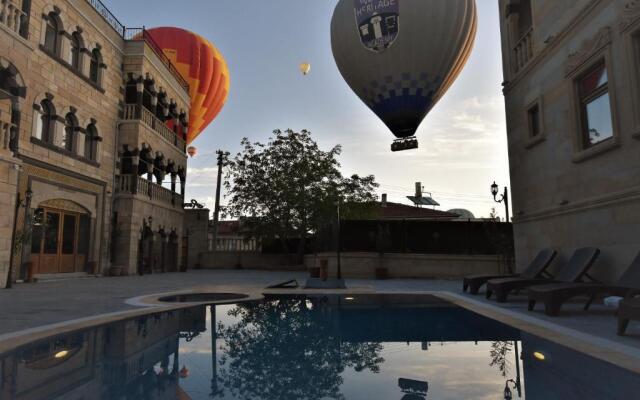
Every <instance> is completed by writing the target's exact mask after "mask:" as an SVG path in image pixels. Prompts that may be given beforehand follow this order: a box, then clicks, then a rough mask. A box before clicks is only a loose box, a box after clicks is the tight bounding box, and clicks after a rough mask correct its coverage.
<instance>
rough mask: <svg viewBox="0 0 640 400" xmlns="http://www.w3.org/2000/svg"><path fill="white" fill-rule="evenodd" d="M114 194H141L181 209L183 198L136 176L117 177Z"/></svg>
mask: <svg viewBox="0 0 640 400" xmlns="http://www.w3.org/2000/svg"><path fill="white" fill-rule="evenodd" d="M115 192H116V193H127V194H142V195H146V196H149V199H151V200H152V201H158V202H161V203H166V204H171V205H173V206H179V207H180V208H182V204H183V202H184V199H183V197H182V196H181V195H180V194H178V193H175V192H172V191H171V190H169V189H167V188H165V187H162V186H160V185H158V184H157V183H153V182H151V181H149V180H147V179H145V178H143V177H141V176H137V175H117V176H116V184H115Z"/></svg>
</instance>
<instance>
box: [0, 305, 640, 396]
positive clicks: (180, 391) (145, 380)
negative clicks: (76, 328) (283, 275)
mask: <svg viewBox="0 0 640 400" xmlns="http://www.w3.org/2000/svg"><path fill="white" fill-rule="evenodd" d="M212 326H213V328H214V329H212ZM0 362H1V364H0V365H1V374H0V377H1V385H0V388H1V390H0V399H27V398H28V399H40V398H42V399H65V400H66V399H119V400H120V399H122V400H123V399H180V400H182V399H247V400H248V399H254V400H260V399H262V400H273V399H308V400H312V399H313V400H316V399H317V400H320V399H367V400H370V399H399V400H426V399H487V400H496V399H507V400H508V399H528V400H537V399H599V400H600V399H631V398H639V397H638V396H639V395H638V394H639V393H640V379H639V378H640V377H638V376H637V375H634V374H632V373H631V372H629V371H626V370H623V369H620V368H617V367H615V366H613V365H610V364H607V363H604V362H602V361H598V360H596V359H593V358H591V357H588V356H586V355H584V354H580V353H576V352H573V351H571V350H569V349H567V348H564V347H562V346H559V345H557V344H554V343H552V342H549V341H546V340H543V339H540V338H537V337H535V336H533V335H530V334H527V333H524V332H520V331H518V330H516V329H514V328H512V327H509V326H507V325H504V324H501V323H498V322H496V321H493V320H490V319H488V318H485V317H482V316H479V315H477V314H474V313H472V312H470V311H467V310H465V309H462V308H459V307H456V306H454V305H452V304H450V303H447V302H445V301H443V300H440V299H438V298H436V297H432V296H426V295H422V296H409V295H351V296H349V295H342V296H324V295H317V296H268V297H266V298H265V299H264V300H263V301H247V302H240V303H237V304H228V305H217V306H211V307H194V308H189V309H184V310H179V311H173V312H165V313H157V314H150V315H148V316H145V317H138V318H134V319H130V320H126V321H121V322H117V323H113V324H110V325H103V326H97V327H95V328H92V329H88V330H85V331H81V332H76V333H74V334H71V335H64V336H60V337H52V338H50V339H48V340H44V341H40V342H38V343H34V344H32V345H29V346H25V347H23V348H20V349H17V350H16V351H14V352H12V353H10V354H4V355H2V356H0Z"/></svg>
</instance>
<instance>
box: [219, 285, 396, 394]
mask: <svg viewBox="0 0 640 400" xmlns="http://www.w3.org/2000/svg"><path fill="white" fill-rule="evenodd" d="M228 315H229V316H231V317H233V318H234V321H233V322H231V323H229V324H226V325H225V324H224V323H222V322H220V323H219V324H218V326H217V329H216V332H217V337H218V338H220V339H223V340H224V344H223V347H222V350H223V356H222V357H221V359H220V361H219V366H220V368H219V370H218V371H219V372H218V375H217V383H218V384H219V387H218V393H216V395H217V396H219V397H223V396H224V395H225V394H228V395H229V396H228V397H232V398H234V399H243V400H244V399H262V398H264V399H297V400H320V399H327V398H331V399H339V400H340V399H342V400H344V395H342V394H341V393H340V386H341V385H342V384H343V382H344V381H343V377H342V374H343V373H344V372H345V370H346V369H347V368H352V369H353V370H354V371H355V372H363V371H370V372H372V373H379V372H380V366H381V365H382V364H383V363H384V361H385V360H384V358H382V357H381V355H380V353H381V351H382V349H383V347H382V344H380V343H359V342H345V341H342V340H341V336H342V335H341V329H340V326H339V321H340V307H339V305H337V304H336V303H335V301H334V302H332V301H331V300H330V299H329V298H326V297H312V298H305V297H296V296H292V297H290V298H278V299H269V298H267V299H266V300H265V301H260V302H245V303H241V304H239V305H237V306H236V307H234V308H233V309H231V310H230V311H228ZM225 392H226V393H225Z"/></svg>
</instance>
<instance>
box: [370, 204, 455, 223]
mask: <svg viewBox="0 0 640 400" xmlns="http://www.w3.org/2000/svg"><path fill="white" fill-rule="evenodd" d="M378 208H379V213H380V214H379V215H380V218H382V219H438V220H452V219H458V218H459V215H458V214H453V213H449V212H445V211H440V210H434V209H432V208H426V207H416V206H410V205H407V204H400V203H392V202H387V205H386V207H383V206H382V203H378Z"/></svg>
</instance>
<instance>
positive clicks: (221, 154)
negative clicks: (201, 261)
mask: <svg viewBox="0 0 640 400" xmlns="http://www.w3.org/2000/svg"><path fill="white" fill-rule="evenodd" d="M216 154H217V155H218V180H217V181H216V206H215V208H214V210H213V249H212V250H213V252H215V251H216V250H217V247H218V221H219V220H220V188H221V185H222V167H223V166H224V163H225V162H226V160H227V157H228V156H229V152H228V151H222V150H218V151H216Z"/></svg>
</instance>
